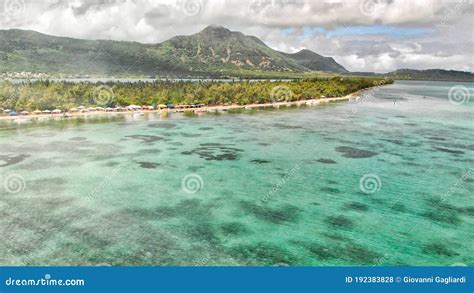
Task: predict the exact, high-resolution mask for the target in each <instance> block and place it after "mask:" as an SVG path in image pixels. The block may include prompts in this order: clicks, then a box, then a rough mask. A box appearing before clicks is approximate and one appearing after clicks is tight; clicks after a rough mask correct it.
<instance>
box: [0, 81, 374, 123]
mask: <svg viewBox="0 0 474 293" xmlns="http://www.w3.org/2000/svg"><path fill="white" fill-rule="evenodd" d="M371 88H372V87H371ZM371 88H366V89H362V90H359V91H357V92H354V93H351V94H348V95H346V96H343V97H335V98H322V99H309V100H299V101H293V102H276V103H263V104H248V105H229V106H224V105H215V106H205V107H202V108H189V109H184V110H183V109H181V110H180V109H160V110H137V111H127V112H106V111H97V112H86V113H78V112H74V113H68V116H64V113H62V114H38V115H35V114H30V115H18V116H0V121H15V120H22V121H25V120H43V119H45V118H54V119H58V118H59V119H70V118H80V117H89V116H117V115H134V114H135V115H136V114H139V115H141V114H145V113H156V114H172V113H181V114H183V113H185V112H193V114H204V113H209V112H211V113H212V112H225V111H228V110H238V109H244V110H251V109H254V108H262V107H263V108H268V107H273V108H279V107H282V106H301V105H307V106H315V105H319V104H327V103H334V102H342V101H351V100H352V99H353V98H355V97H357V96H358V94H359V93H361V92H362V91H366V90H369V89H371Z"/></svg>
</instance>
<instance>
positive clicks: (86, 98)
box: [0, 77, 392, 111]
mask: <svg viewBox="0 0 474 293" xmlns="http://www.w3.org/2000/svg"><path fill="white" fill-rule="evenodd" d="M391 82H392V81H391V80H388V79H381V78H339V77H337V78H328V79H311V80H295V81H279V82H271V81H245V82H242V81H241V82H204V81H203V82H189V81H155V82H130V83H117V82H110V83H89V82H81V83H72V82H66V81H63V82H50V81H37V82H24V83H19V84H13V83H10V82H7V81H3V82H0V108H3V109H12V110H16V111H20V110H26V111H32V110H46V109H49V110H51V109H61V110H63V111H67V110H69V109H71V108H74V107H78V106H81V105H82V106H85V107H90V106H101V107H115V106H128V105H131V104H135V105H158V104H194V103H203V104H206V105H215V104H240V105H243V104H251V103H265V102H275V101H296V100H304V99H312V98H316V99H317V98H321V97H323V96H325V97H338V96H344V95H347V94H350V93H353V92H356V91H358V90H361V89H364V88H368V87H372V86H378V85H383V84H387V83H391Z"/></svg>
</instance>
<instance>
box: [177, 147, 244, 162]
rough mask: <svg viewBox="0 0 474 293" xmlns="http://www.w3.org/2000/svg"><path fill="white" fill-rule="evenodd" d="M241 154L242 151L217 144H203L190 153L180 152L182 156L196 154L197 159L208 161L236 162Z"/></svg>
mask: <svg viewBox="0 0 474 293" xmlns="http://www.w3.org/2000/svg"><path fill="white" fill-rule="evenodd" d="M241 152H243V150H241V149H237V148H234V147H230V146H226V145H223V144H219V143H203V144H201V145H200V147H198V148H196V149H194V150H191V151H186V152H182V154H183V155H192V154H197V155H199V157H201V158H203V159H206V160H208V161H226V160H227V161H234V160H237V158H238V157H239V155H240V153H241Z"/></svg>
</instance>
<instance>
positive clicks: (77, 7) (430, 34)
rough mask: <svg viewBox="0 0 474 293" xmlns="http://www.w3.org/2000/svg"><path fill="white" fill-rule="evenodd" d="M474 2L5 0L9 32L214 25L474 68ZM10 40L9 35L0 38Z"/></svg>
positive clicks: (379, 64)
mask: <svg viewBox="0 0 474 293" xmlns="http://www.w3.org/2000/svg"><path fill="white" fill-rule="evenodd" d="M473 7H474V0H321V1H316V0H248V1H246V0H72V1H67V0H0V29H29V30H35V31H38V32H41V33H45V34H50V35H55V36H65V37H74V38H83V39H110V40H120V41H136V42H141V43H158V42H162V41H165V40H167V39H169V38H171V37H173V36H176V35H190V34H194V33H197V32H199V31H200V30H202V29H204V28H205V27H206V26H208V25H211V24H214V25H220V26H224V27H226V28H228V29H230V30H232V31H241V32H243V33H244V34H247V35H254V36H256V37H258V38H260V39H261V40H262V41H264V42H265V43H266V44H267V45H269V46H270V47H272V48H273V49H276V50H280V51H283V52H288V53H293V52H297V51H299V50H301V49H309V50H312V51H315V52H317V53H319V54H321V55H324V56H330V57H333V58H334V59H335V60H336V61H337V62H338V63H340V64H341V65H343V66H344V67H346V68H347V69H348V70H350V71H374V72H389V71H393V70H396V69H401V68H413V69H430V68H442V69H452V70H463V71H471V72H473V71H474V54H473V53H474V8H473ZM0 41H1V40H0Z"/></svg>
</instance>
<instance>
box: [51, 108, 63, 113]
mask: <svg viewBox="0 0 474 293" xmlns="http://www.w3.org/2000/svg"><path fill="white" fill-rule="evenodd" d="M61 112H62V111H61V110H59V109H54V110H53V111H52V113H53V114H60V113H61Z"/></svg>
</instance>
